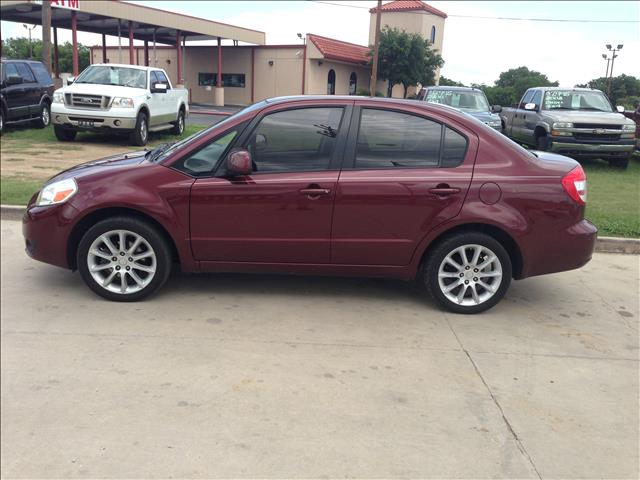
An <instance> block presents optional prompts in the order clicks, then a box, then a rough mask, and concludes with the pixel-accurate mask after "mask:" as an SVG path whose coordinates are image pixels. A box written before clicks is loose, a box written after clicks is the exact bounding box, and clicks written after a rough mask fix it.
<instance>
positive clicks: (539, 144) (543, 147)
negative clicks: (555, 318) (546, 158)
mask: <svg viewBox="0 0 640 480" xmlns="http://www.w3.org/2000/svg"><path fill="white" fill-rule="evenodd" d="M536 150H539V151H541V152H546V151H547V150H549V137H547V136H546V135H540V136H539V137H538V138H537V139H536Z"/></svg>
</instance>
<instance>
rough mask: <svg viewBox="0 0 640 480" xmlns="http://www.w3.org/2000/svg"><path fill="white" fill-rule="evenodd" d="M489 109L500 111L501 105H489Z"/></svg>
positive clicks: (494, 111) (495, 111)
mask: <svg viewBox="0 0 640 480" xmlns="http://www.w3.org/2000/svg"><path fill="white" fill-rule="evenodd" d="M491 111H492V112H493V113H500V112H501V111H502V106H501V105H491Z"/></svg>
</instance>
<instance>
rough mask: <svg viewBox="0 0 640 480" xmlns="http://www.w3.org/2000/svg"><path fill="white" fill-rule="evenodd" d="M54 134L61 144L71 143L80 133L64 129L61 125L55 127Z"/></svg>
mask: <svg viewBox="0 0 640 480" xmlns="http://www.w3.org/2000/svg"><path fill="white" fill-rule="evenodd" d="M53 133H55V134H56V138H57V139H58V140H60V141H61V142H71V141H73V140H74V139H75V138H76V135H77V134H78V132H76V131H75V130H72V129H69V128H63V127H61V126H59V125H54V126H53Z"/></svg>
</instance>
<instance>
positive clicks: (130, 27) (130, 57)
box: [129, 21, 135, 65]
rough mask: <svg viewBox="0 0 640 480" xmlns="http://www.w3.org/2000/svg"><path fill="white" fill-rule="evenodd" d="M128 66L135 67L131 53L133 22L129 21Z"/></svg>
mask: <svg viewBox="0 0 640 480" xmlns="http://www.w3.org/2000/svg"><path fill="white" fill-rule="evenodd" d="M129 65H135V59H134V53H133V22H132V21H129Z"/></svg>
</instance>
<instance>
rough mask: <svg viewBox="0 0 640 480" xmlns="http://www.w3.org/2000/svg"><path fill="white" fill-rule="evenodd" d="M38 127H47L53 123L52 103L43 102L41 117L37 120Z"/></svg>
mask: <svg viewBox="0 0 640 480" xmlns="http://www.w3.org/2000/svg"><path fill="white" fill-rule="evenodd" d="M35 124H36V126H37V127H38V128H47V127H48V126H49V125H50V124H51V105H49V103H48V102H44V103H43V104H42V109H41V110H40V118H38V119H37V120H36V121H35Z"/></svg>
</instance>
